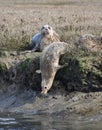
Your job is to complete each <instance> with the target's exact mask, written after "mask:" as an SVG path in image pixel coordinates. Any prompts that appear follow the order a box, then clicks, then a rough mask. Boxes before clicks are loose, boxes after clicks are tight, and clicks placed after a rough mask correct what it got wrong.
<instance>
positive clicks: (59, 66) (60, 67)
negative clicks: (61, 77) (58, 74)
mask: <svg viewBox="0 0 102 130" xmlns="http://www.w3.org/2000/svg"><path fill="white" fill-rule="evenodd" d="M66 66H68V63H65V64H64V65H58V66H55V69H57V70H59V69H62V68H63V67H66Z"/></svg>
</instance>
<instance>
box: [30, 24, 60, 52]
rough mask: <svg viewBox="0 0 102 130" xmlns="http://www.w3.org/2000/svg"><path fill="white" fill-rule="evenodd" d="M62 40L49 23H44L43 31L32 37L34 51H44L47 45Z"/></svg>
mask: <svg viewBox="0 0 102 130" xmlns="http://www.w3.org/2000/svg"><path fill="white" fill-rule="evenodd" d="M56 41H60V40H59V35H58V34H57V33H56V32H55V31H54V30H53V28H52V27H51V26H49V25H44V26H42V28H41V31H40V32H39V33H37V34H35V35H34V36H33V37H32V49H33V51H34V50H35V51H42V50H44V48H45V47H46V46H48V45H49V44H52V43H53V42H56Z"/></svg>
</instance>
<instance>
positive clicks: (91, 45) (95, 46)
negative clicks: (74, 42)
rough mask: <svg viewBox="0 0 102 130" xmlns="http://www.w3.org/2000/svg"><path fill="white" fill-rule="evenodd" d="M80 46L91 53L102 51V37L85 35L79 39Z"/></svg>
mask: <svg viewBox="0 0 102 130" xmlns="http://www.w3.org/2000/svg"><path fill="white" fill-rule="evenodd" d="M78 44H79V45H80V46H81V47H82V48H84V49H86V50H88V51H91V52H98V51H102V37H101V36H94V35H92V34H84V35H82V36H80V38H79V39H78Z"/></svg>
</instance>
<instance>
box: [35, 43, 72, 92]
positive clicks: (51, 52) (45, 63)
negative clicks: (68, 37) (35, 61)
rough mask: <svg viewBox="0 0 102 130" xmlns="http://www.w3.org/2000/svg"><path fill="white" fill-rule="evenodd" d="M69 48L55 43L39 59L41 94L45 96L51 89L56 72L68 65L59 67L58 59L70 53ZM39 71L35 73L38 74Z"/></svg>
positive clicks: (64, 44)
mask: <svg viewBox="0 0 102 130" xmlns="http://www.w3.org/2000/svg"><path fill="white" fill-rule="evenodd" d="M71 49H72V48H71V46H69V44H68V43H65V42H55V43H52V44H50V45H49V46H47V47H46V48H45V49H44V51H43V53H42V56H41V58H40V71H41V77H42V83H41V87H42V94H47V92H48V90H49V89H50V88H51V86H52V83H53V80H54V77H55V74H56V72H57V71H58V70H59V69H60V68H63V67H65V66H67V65H68V64H67V63H65V64H64V65H59V59H60V56H61V55H62V54H65V53H66V52H67V51H68V52H70V51H71ZM40 71H36V72H37V73H40Z"/></svg>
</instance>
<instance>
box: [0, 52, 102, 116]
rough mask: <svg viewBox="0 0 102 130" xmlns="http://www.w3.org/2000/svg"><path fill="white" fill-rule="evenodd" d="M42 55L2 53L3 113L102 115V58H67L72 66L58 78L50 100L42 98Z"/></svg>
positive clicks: (0, 101) (0, 91)
mask: <svg viewBox="0 0 102 130" xmlns="http://www.w3.org/2000/svg"><path fill="white" fill-rule="evenodd" d="M40 55H41V53H37V52H36V53H34V52H33V53H25V54H21V53H20V52H16V51H15V52H7V51H5V52H4V51H1V52H0V82H1V83H0V111H1V112H4V111H6V112H8V111H9V112H24V113H26V112H29V113H30V112H31V113H59V112H61V111H67V112H73V113H78V114H83V115H85V114H96V113H100V114H102V56H101V55H99V54H90V55H88V54H84V55H79V56H78V55H77V56H76V55H75V56H74V54H73V55H72V54H65V55H64V56H63V57H61V59H60V64H64V63H65V62H67V63H69V65H68V67H66V68H63V69H62V70H60V71H59V72H58V73H57V74H56V77H55V80H54V83H53V86H52V88H51V90H50V91H49V94H48V96H47V97H42V96H41V95H40V92H41V86H40V84H41V75H38V74H36V72H35V71H36V70H37V69H39V57H40Z"/></svg>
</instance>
